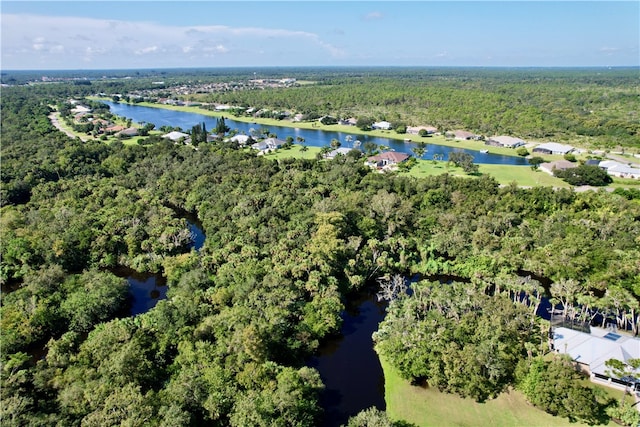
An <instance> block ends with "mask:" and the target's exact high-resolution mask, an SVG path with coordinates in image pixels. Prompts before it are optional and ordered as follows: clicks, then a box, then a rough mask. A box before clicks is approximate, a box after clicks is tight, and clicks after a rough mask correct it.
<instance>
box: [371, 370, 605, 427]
mask: <svg viewBox="0 0 640 427" xmlns="http://www.w3.org/2000/svg"><path fill="white" fill-rule="evenodd" d="M380 362H381V363H382V368H383V370H384V378H385V401H386V403H387V413H388V414H389V417H390V418H391V419H393V420H404V421H407V422H410V423H413V424H415V425H417V426H421V427H422V426H436V427H448V426H469V427H476V426H491V427H501V426H509V427H515V426H527V427H528V426H531V427H537V426H540V427H543V426H544V427H547V426H548V427H554V426H576V427H577V426H583V425H585V424H581V423H570V422H569V420H568V419H566V418H559V417H554V416H551V415H549V414H547V413H546V412H543V411H541V410H539V409H537V408H535V407H533V406H531V404H529V403H528V402H527V401H526V399H525V398H524V396H523V395H522V394H521V393H520V392H517V391H510V392H509V393H503V394H501V395H500V396H498V398H496V399H493V400H489V401H487V402H485V403H477V402H475V401H474V400H472V399H463V398H461V397H458V396H455V395H452V394H446V393H440V392H439V391H437V390H434V389H429V388H422V387H416V386H412V385H410V384H409V383H408V382H407V381H405V380H403V379H402V378H400V376H399V375H398V374H397V373H396V372H395V371H394V370H393V368H392V367H391V366H390V365H389V364H388V363H387V362H386V361H384V360H383V359H381V360H380ZM613 394H614V395H617V394H616V393H613ZM609 425H615V424H614V423H613V422H611V423H609Z"/></svg>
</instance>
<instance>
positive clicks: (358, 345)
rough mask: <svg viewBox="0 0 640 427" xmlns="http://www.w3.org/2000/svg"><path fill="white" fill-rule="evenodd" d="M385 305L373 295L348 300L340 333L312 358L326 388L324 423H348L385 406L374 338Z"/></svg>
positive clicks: (336, 424) (334, 424)
mask: <svg viewBox="0 0 640 427" xmlns="http://www.w3.org/2000/svg"><path fill="white" fill-rule="evenodd" d="M386 306H387V304H386V303H378V302H377V298H376V296H375V295H374V294H361V295H359V296H358V297H357V298H355V299H353V300H352V301H349V302H348V303H347V307H346V310H345V312H344V313H343V315H342V318H343V324H342V329H341V331H340V332H341V336H340V337H337V338H334V339H331V340H329V341H328V342H325V343H323V345H322V347H321V349H320V352H319V354H318V355H317V356H315V357H313V358H312V359H311V360H310V361H309V363H308V366H311V367H313V368H316V369H317V370H318V372H319V373H320V376H321V377H322V381H323V382H324V384H325V387H326V388H325V390H324V392H323V394H322V397H321V405H322V407H323V408H324V411H325V416H324V423H323V424H322V425H323V426H326V427H334V426H340V425H342V424H346V423H347V420H348V419H349V417H350V416H353V415H356V414H357V413H358V412H360V411H362V410H363V409H367V408H370V407H371V406H375V407H377V408H378V409H381V410H384V409H386V405H385V401H384V375H383V372H382V366H381V365H380V360H379V359H378V355H377V354H376V352H375V351H374V350H373V340H372V338H371V335H372V334H373V332H375V331H376V330H378V324H379V323H380V322H381V321H382V319H383V318H384V315H385V308H386Z"/></svg>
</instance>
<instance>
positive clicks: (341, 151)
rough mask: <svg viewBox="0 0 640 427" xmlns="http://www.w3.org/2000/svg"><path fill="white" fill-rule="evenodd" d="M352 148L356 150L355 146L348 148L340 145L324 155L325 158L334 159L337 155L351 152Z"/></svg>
mask: <svg viewBox="0 0 640 427" xmlns="http://www.w3.org/2000/svg"><path fill="white" fill-rule="evenodd" d="M351 150H354V148H347V147H339V148H336V149H335V150H333V151H329V152H328V153H327V154H325V155H324V156H323V157H324V158H325V159H334V158H335V157H336V156H338V155H340V156H346V155H347V154H349V152H350V151H351Z"/></svg>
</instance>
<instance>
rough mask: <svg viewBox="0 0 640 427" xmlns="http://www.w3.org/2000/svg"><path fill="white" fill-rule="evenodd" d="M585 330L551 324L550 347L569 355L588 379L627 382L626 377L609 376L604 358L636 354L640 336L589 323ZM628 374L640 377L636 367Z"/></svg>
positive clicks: (624, 358) (625, 358) (639, 354)
mask: <svg viewBox="0 0 640 427" xmlns="http://www.w3.org/2000/svg"><path fill="white" fill-rule="evenodd" d="M589 330H590V333H585V332H581V331H576V330H573V329H569V328H564V327H561V328H554V330H553V350H554V351H555V352H556V353H563V354H568V355H569V356H571V358H572V359H573V360H574V362H575V363H576V364H577V365H578V366H579V367H580V369H581V370H582V371H584V372H586V373H588V374H589V375H590V376H591V379H592V380H601V381H606V382H608V383H609V384H612V383H614V384H619V385H622V386H627V385H631V384H632V382H631V381H629V378H624V379H621V378H617V377H612V375H611V372H610V369H608V367H607V366H606V362H607V360H609V359H617V360H619V361H621V362H623V363H627V362H629V360H630V359H638V358H640V339H638V338H636V337H632V336H629V335H626V334H624V333H618V332H617V331H613V330H610V329H604V328H595V327H590V328H589ZM631 376H633V377H635V378H638V379H640V370H636V371H635V372H634V373H633V372H632V373H631ZM639 385H640V384H639ZM636 387H637V386H636Z"/></svg>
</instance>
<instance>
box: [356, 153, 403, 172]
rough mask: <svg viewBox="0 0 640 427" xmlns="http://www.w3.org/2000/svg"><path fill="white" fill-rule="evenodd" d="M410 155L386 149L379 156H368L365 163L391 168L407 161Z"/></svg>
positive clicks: (380, 167)
mask: <svg viewBox="0 0 640 427" xmlns="http://www.w3.org/2000/svg"><path fill="white" fill-rule="evenodd" d="M408 158H409V155H408V154H406V153H398V152H396V151H386V152H384V153H380V154H378V155H377V156H371V157H369V158H367V161H366V162H365V164H366V165H367V166H369V167H372V168H376V169H391V168H393V167H395V166H397V165H398V164H399V163H402V162H404V161H406V160H407V159H408Z"/></svg>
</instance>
